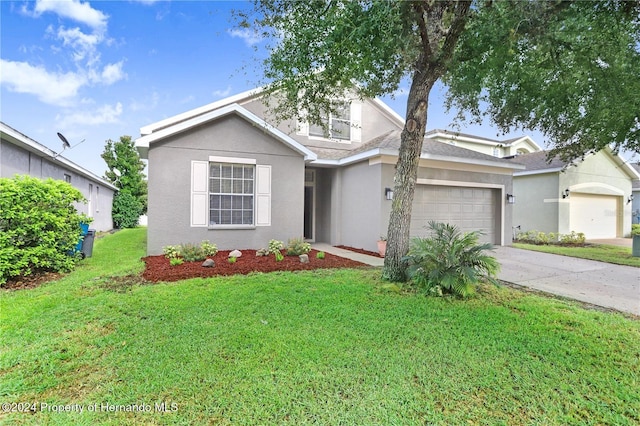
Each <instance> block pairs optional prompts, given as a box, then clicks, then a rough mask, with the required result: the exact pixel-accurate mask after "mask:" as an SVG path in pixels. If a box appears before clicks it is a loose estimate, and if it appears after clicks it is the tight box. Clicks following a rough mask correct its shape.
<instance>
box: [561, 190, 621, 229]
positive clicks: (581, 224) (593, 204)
mask: <svg viewBox="0 0 640 426" xmlns="http://www.w3.org/2000/svg"><path fill="white" fill-rule="evenodd" d="M618 198H619V197H615V196H607V195H595V194H593V195H592V194H579V193H571V196H570V198H569V209H570V213H569V218H570V219H569V227H570V230H571V231H575V232H582V233H584V235H585V236H586V237H587V238H590V239H591V238H594V239H595V238H616V236H617V230H618V208H619V205H618Z"/></svg>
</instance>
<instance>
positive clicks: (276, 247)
mask: <svg viewBox="0 0 640 426" xmlns="http://www.w3.org/2000/svg"><path fill="white" fill-rule="evenodd" d="M283 248H284V243H283V242H282V241H278V240H270V241H269V246H268V249H267V250H268V251H269V253H271V254H276V252H279V251H280V250H282V249H283Z"/></svg>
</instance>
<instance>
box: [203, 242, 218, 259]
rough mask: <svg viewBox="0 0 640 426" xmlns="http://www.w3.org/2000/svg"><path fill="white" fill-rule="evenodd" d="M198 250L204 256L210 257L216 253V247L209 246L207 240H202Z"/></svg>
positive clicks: (213, 245)
mask: <svg viewBox="0 0 640 426" xmlns="http://www.w3.org/2000/svg"><path fill="white" fill-rule="evenodd" d="M200 248H201V249H202V251H203V252H204V254H205V256H208V257H212V256H215V255H216V254H217V253H218V246H216V245H215V244H211V243H210V242H209V240H204V241H202V242H201V243H200Z"/></svg>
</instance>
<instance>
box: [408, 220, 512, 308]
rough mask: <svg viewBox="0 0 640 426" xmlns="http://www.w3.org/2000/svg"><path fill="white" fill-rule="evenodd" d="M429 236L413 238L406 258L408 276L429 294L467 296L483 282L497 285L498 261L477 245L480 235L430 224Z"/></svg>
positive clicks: (487, 244)
mask: <svg viewBox="0 0 640 426" xmlns="http://www.w3.org/2000/svg"><path fill="white" fill-rule="evenodd" d="M428 228H429V229H430V230H431V233H432V235H431V237H428V238H413V239H412V240H411V246H410V248H409V253H408V255H407V260H408V262H409V267H408V269H407V275H408V276H409V278H411V279H412V280H413V282H414V283H416V284H417V285H418V286H419V287H421V288H423V289H424V290H425V291H426V292H427V293H428V294H435V295H442V294H444V293H447V294H453V295H455V296H459V297H466V296H469V295H471V294H473V293H474V292H475V288H476V286H477V285H478V284H479V283H480V282H482V281H489V282H492V283H494V284H495V283H497V281H496V280H495V278H494V276H495V275H496V274H497V273H498V271H499V270H500V264H499V263H498V261H497V260H496V259H495V258H494V257H493V256H490V255H488V254H485V251H486V250H491V248H492V247H493V246H492V244H490V243H485V244H479V243H478V238H479V236H480V235H481V234H480V232H467V233H462V232H460V230H459V229H458V228H457V227H456V226H454V225H450V224H448V223H440V222H434V221H430V222H429V225H428Z"/></svg>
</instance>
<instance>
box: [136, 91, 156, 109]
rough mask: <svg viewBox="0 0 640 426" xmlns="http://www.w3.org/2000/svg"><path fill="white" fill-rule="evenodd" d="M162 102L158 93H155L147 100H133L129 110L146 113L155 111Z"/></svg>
mask: <svg viewBox="0 0 640 426" xmlns="http://www.w3.org/2000/svg"><path fill="white" fill-rule="evenodd" d="M159 101H160V94H159V93H158V92H153V93H152V94H151V96H150V97H147V98H146V99H142V100H137V99H133V100H132V101H131V103H130V104H129V109H130V110H131V111H144V110H150V109H154V108H155V107H157V106H158V102H159Z"/></svg>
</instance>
